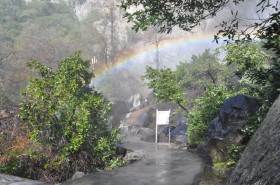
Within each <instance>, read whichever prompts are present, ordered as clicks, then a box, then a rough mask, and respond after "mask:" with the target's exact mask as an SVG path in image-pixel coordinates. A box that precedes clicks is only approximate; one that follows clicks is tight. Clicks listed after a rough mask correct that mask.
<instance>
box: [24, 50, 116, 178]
mask: <svg viewBox="0 0 280 185" xmlns="http://www.w3.org/2000/svg"><path fill="white" fill-rule="evenodd" d="M89 65H90V61H87V60H86V61H85V60H83V59H81V57H80V53H75V54H74V55H72V56H70V57H69V58H66V59H64V60H62V61H61V63H60V65H59V67H58V70H57V71H56V72H53V71H52V70H51V68H49V67H47V66H45V65H42V64H40V63H38V62H36V61H32V62H30V63H29V66H30V67H31V68H32V69H34V70H36V71H37V72H38V74H39V76H40V78H36V77H32V78H31V79H30V80H29V84H28V86H27V87H26V88H25V89H24V90H23V91H22V93H21V96H22V100H21V103H20V105H21V108H20V114H19V116H20V118H21V119H22V120H25V121H27V122H28V124H29V127H30V137H31V139H32V141H33V142H35V143H36V145H37V146H38V147H37V148H36V149H34V150H33V151H31V153H30V155H31V159H33V160H34V159H38V160H37V161H42V162H41V163H42V164H41V165H40V166H42V167H43V168H45V170H50V169H52V170H54V171H55V170H57V173H60V174H61V172H62V171H60V172H59V169H60V170H61V169H63V168H64V166H65V165H66V166H68V168H69V172H70V173H71V172H73V171H74V170H78V169H77V168H84V170H83V171H92V170H94V169H96V168H97V167H105V166H108V165H111V164H113V163H114V160H115V158H114V152H115V150H114V146H113V143H114V142H116V140H117V139H118V137H117V136H118V132H117V131H110V130H108V125H107V123H108V114H109V113H110V110H111V103H110V102H109V101H107V100H106V99H105V98H104V97H103V96H102V94H100V93H97V92H95V91H93V90H92V89H90V88H89V87H88V84H89V83H90V80H91V78H92V77H93V74H92V73H90V72H88V68H89ZM41 150H43V151H44V150H48V151H49V154H47V153H40V151H41ZM84 154H86V156H84V157H86V158H82V159H81V155H82V156H83V155H84ZM79 160H85V161H84V162H85V164H83V165H87V164H88V163H89V164H90V165H89V166H79V165H78V163H79ZM61 175H62V176H64V178H66V177H65V176H67V175H69V174H61ZM59 180H61V179H59Z"/></svg>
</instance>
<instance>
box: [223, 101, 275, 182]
mask: <svg viewBox="0 0 280 185" xmlns="http://www.w3.org/2000/svg"><path fill="white" fill-rule="evenodd" d="M279 131H280V97H278V99H277V100H276V101H275V102H274V104H273V105H272V107H271V108H270V110H269V112H268V114H267V115H266V118H265V119H264V121H263V123H262V125H261V126H260V128H259V129H258V130H257V131H256V133H255V134H254V135H253V137H252V138H251V140H250V142H249V144H248V145H247V147H246V149H245V150H244V152H243V154H242V156H241V159H240V160H239V162H238V165H237V166H236V168H235V170H234V171H233V173H232V174H231V176H230V178H229V180H228V183H227V184H229V185H236V184H238V185H242V184H244V185H245V184H246V185H247V184H255V185H270V184H280V145H279V143H280V132H279Z"/></svg>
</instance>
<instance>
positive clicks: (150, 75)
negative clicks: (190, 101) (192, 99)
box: [142, 67, 187, 111]
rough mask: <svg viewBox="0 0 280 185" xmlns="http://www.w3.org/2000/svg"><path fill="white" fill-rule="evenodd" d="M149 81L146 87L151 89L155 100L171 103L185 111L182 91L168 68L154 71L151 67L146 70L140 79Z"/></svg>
mask: <svg viewBox="0 0 280 185" xmlns="http://www.w3.org/2000/svg"><path fill="white" fill-rule="evenodd" d="M142 78H143V79H147V80H149V82H147V85H148V87H149V88H151V89H153V92H154V95H155V97H156V99H157V100H158V101H160V102H173V103H176V104H178V105H179V106H180V107H181V108H182V109H183V110H185V111H187V109H186V107H185V104H186V102H187V100H186V98H185V96H184V93H183V91H182V90H181V89H180V87H179V85H178V83H177V82H176V76H175V74H174V72H173V71H171V69H170V68H166V69H160V70H156V69H153V68H151V67H147V68H146V74H145V75H144V76H143V77H142Z"/></svg>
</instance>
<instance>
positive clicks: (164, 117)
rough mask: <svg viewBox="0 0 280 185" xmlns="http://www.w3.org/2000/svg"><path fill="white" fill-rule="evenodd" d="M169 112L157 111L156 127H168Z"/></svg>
mask: <svg viewBox="0 0 280 185" xmlns="http://www.w3.org/2000/svg"><path fill="white" fill-rule="evenodd" d="M169 114H170V110H169V111H158V110H157V120H156V124H157V125H168V124H169Z"/></svg>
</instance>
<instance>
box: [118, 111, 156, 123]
mask: <svg viewBox="0 0 280 185" xmlns="http://www.w3.org/2000/svg"><path fill="white" fill-rule="evenodd" d="M153 112H154V110H153V109H152V108H150V107H146V108H143V109H139V110H137V111H134V112H131V114H129V116H127V118H126V119H123V120H122V124H123V125H124V126H139V127H150V126H152V124H153Z"/></svg>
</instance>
